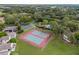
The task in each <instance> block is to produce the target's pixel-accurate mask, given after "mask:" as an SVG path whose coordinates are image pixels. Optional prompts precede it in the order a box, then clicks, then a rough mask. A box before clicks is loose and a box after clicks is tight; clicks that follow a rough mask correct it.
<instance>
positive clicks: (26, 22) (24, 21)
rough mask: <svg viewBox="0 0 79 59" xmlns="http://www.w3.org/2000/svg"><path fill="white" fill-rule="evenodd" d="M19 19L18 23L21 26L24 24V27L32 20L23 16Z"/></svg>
mask: <svg viewBox="0 0 79 59" xmlns="http://www.w3.org/2000/svg"><path fill="white" fill-rule="evenodd" d="M19 19H20V21H19V22H20V23H21V24H25V25H26V24H29V23H30V22H31V21H32V18H31V17H30V16H25V15H24V16H21V17H20V18H19Z"/></svg>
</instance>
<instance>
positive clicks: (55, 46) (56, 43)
mask: <svg viewBox="0 0 79 59" xmlns="http://www.w3.org/2000/svg"><path fill="white" fill-rule="evenodd" d="M13 54H19V55H73V54H75V55H77V54H79V45H78V46H72V47H70V46H69V45H67V44H65V43H64V42H62V40H60V39H59V38H57V37H55V38H54V39H52V40H51V41H50V42H49V43H48V45H47V46H46V48H44V50H41V49H38V48H36V47H33V46H31V45H29V44H27V43H26V42H23V41H21V40H19V39H17V47H16V51H15V52H14V53H13Z"/></svg>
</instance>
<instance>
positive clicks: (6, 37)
mask: <svg viewBox="0 0 79 59" xmlns="http://www.w3.org/2000/svg"><path fill="white" fill-rule="evenodd" d="M3 40H9V36H4V37H1V38H0V42H2V41H3Z"/></svg>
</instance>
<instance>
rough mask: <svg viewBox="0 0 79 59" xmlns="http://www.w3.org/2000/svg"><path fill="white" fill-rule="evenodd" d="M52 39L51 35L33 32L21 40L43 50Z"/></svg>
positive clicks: (23, 36) (24, 35)
mask: <svg viewBox="0 0 79 59" xmlns="http://www.w3.org/2000/svg"><path fill="white" fill-rule="evenodd" d="M49 38H50V34H49V33H44V32H41V31H38V30H31V31H30V32H28V33H24V34H22V35H21V36H20V39H23V40H24V41H26V42H28V43H29V44H30V45H33V46H35V47H38V48H42V47H44V46H45V45H46V43H47V41H48V39H49Z"/></svg>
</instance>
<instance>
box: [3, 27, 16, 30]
mask: <svg viewBox="0 0 79 59" xmlns="http://www.w3.org/2000/svg"><path fill="white" fill-rule="evenodd" d="M16 28H17V27H16V26H9V27H6V28H4V30H3V31H5V30H16Z"/></svg>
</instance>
